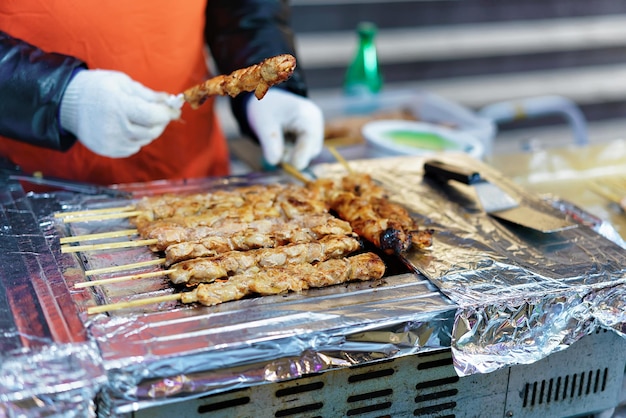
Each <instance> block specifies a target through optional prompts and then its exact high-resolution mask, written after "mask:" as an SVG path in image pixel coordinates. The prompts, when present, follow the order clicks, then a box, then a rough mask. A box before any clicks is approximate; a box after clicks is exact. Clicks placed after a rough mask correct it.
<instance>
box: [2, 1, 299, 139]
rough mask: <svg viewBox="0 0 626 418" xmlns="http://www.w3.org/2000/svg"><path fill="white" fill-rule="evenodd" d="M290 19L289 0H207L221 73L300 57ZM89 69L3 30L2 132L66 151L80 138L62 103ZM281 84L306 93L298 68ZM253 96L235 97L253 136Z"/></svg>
mask: <svg viewBox="0 0 626 418" xmlns="http://www.w3.org/2000/svg"><path fill="white" fill-rule="evenodd" d="M288 19H289V5H288V2H287V0H272V1H270V0H256V1H254V0H215V1H214V0H208V3H207V9H206V28H205V38H206V42H207V45H208V46H209V48H210V50H211V54H212V55H213V59H214V61H215V63H216V65H217V67H218V69H219V71H220V72H221V73H224V74H227V73H230V72H232V71H234V70H236V69H239V68H243V67H247V66H249V65H252V64H256V63H258V62H260V61H262V60H263V59H265V58H267V57H270V56H274V55H278V54H283V53H290V54H293V55H295V48H294V43H293V33H292V31H291V29H290V27H289V24H288ZM86 67H87V65H86V64H85V63H84V62H83V61H81V60H79V59H77V58H74V57H70V56H66V55H61V54H55V53H46V52H44V51H42V50H41V49H39V48H37V47H36V46H33V45H30V44H28V43H26V42H23V41H21V40H19V39H16V38H13V37H11V36H10V35H9V34H7V33H4V32H2V31H0V135H2V136H5V137H9V138H13V139H17V140H20V141H24V142H28V143H31V144H34V145H38V146H41V147H46V148H52V149H56V150H67V149H68V148H69V147H70V146H72V144H74V142H75V141H76V138H75V137H74V136H73V135H71V134H69V133H66V132H62V130H61V129H60V125H59V122H58V115H59V106H60V104H61V98H62V97H63V93H64V91H65V88H66V86H67V84H68V83H69V81H70V79H71V77H72V74H73V72H74V71H76V69H77V68H86ZM280 87H281V88H285V89H287V90H289V91H292V92H294V93H296V94H299V95H303V96H304V95H306V85H305V81H304V77H303V74H302V72H301V70H300V69H298V68H297V69H296V71H295V73H294V75H293V76H292V77H291V78H290V79H289V80H287V81H286V82H285V83H283V84H281V85H280ZM249 97H250V94H242V95H240V96H238V97H236V98H235V99H233V100H232V109H233V113H234V115H235V117H236V119H237V121H238V122H239V125H240V127H241V130H242V132H243V133H244V134H247V135H249V136H253V135H252V133H251V132H250V129H249V127H248V124H247V121H246V117H245V112H244V107H245V103H246V101H247V100H248V99H249Z"/></svg>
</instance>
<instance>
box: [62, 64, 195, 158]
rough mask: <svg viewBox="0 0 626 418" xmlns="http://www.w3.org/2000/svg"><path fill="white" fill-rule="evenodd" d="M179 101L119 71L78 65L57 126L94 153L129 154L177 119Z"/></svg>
mask: <svg viewBox="0 0 626 418" xmlns="http://www.w3.org/2000/svg"><path fill="white" fill-rule="evenodd" d="M182 105H183V101H182V100H180V99H178V98H177V96H173V95H170V94H167V93H159V92H155V91H153V90H151V89H149V88H147V87H145V86H143V85H142V84H140V83H138V82H137V81H134V80H133V79H131V78H130V77H129V76H128V75H126V74H124V73H121V72H119V71H110V70H82V71H79V72H78V73H77V74H76V75H75V76H74V77H73V78H72V80H71V81H70V82H69V84H68V86H67V88H66V89H65V93H64V94H63V98H62V99H61V110H60V119H61V127H62V128H63V129H65V130H66V131H69V132H71V133H73V134H74V135H76V137H77V138H78V140H79V141H80V142H81V143H82V144H83V145H85V146H86V147H87V148H89V149H90V150H91V151H93V152H94V153H96V154H99V155H103V156H105V157H112V158H122V157H129V156H131V155H133V154H135V153H136V152H138V151H139V149H140V148H141V147H143V146H144V145H147V144H149V143H150V142H152V141H153V140H154V139H156V138H157V137H159V136H160V135H161V134H162V133H163V131H164V130H165V127H166V126H167V125H168V123H170V122H171V121H172V120H176V119H178V118H180V113H181V107H182Z"/></svg>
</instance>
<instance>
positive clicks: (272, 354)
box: [54, 173, 454, 416]
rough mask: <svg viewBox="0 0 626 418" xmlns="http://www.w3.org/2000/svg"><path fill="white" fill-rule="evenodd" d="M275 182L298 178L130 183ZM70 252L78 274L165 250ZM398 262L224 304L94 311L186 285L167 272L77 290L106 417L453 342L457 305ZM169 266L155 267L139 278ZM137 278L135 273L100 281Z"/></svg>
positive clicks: (176, 186) (90, 203)
mask: <svg viewBox="0 0 626 418" xmlns="http://www.w3.org/2000/svg"><path fill="white" fill-rule="evenodd" d="M276 181H282V182H285V181H293V179H292V178H291V177H289V176H286V175H284V174H280V173H278V174H275V175H274V174H268V175H265V176H256V175H253V176H252V177H244V178H231V179H214V180H210V179H207V180H205V181H200V182H184V183H177V182H172V183H157V184H142V185H130V186H129V187H128V188H129V189H130V190H133V189H134V188H135V187H136V189H135V191H136V192H137V193H138V194H153V193H162V192H165V191H171V192H177V191H195V190H209V189H212V188H216V187H222V186H229V185H243V184H247V183H259V182H276ZM127 204H128V201H120V200H119V199H110V198H102V197H90V196H77V197H76V198H74V199H70V200H68V201H66V202H61V207H62V208H63V211H71V210H79V209H97V208H104V207H110V206H123V205H127ZM128 228H129V222H128V220H127V219H113V220H104V221H98V222H76V223H70V224H63V223H62V222H57V236H56V237H55V238H54V239H56V240H58V238H60V236H62V235H83V234H91V233H98V232H110V231H114V230H118V229H128ZM109 240H110V239H107V240H103V241H100V243H102V242H107V241H109ZM114 240H119V239H114ZM65 255H67V256H68V258H69V259H71V260H73V261H74V263H75V266H74V267H73V268H72V269H71V271H76V270H77V267H80V270H83V271H84V270H93V269H99V268H103V267H111V266H114V265H115V266H119V265H126V264H130V263H135V262H139V261H147V260H153V259H155V258H158V257H159V255H157V254H154V253H152V252H150V251H149V250H148V249H147V248H146V247H145V246H144V247H134V248H124V249H114V250H103V251H85V252H81V253H76V254H74V255H69V254H65ZM391 263H392V264H390V262H388V271H389V272H390V276H389V277H386V278H384V279H383V280H381V281H377V282H359V283H350V284H346V285H341V286H333V287H329V288H323V289H310V290H308V291H305V292H302V293H299V294H296V293H292V294H287V295H278V296H266V297H262V298H249V299H245V300H240V301H233V302H228V303H224V304H221V305H218V306H214V307H203V306H200V305H197V304H193V305H183V304H181V303H179V302H161V303H153V304H151V305H145V306H138V307H133V308H127V309H123V310H119V311H112V312H110V313H108V314H98V315H91V316H89V315H87V314H86V309H87V307H89V306H92V305H96V304H104V303H116V302H123V301H130V300H135V299H141V298H145V297H151V296H160V295H167V294H170V293H173V292H176V291H179V290H180V289H175V288H174V287H173V286H171V285H170V283H169V282H168V280H167V278H166V277H165V276H164V275H161V276H159V277H153V278H146V279H141V280H132V281H127V282H121V283H116V284H110V285H103V286H97V287H89V288H84V289H75V290H73V291H72V294H73V297H74V299H75V303H76V305H77V307H78V310H79V312H80V313H79V315H80V316H81V319H82V320H83V322H84V323H85V325H86V327H87V328H88V330H89V334H90V336H91V337H92V338H93V339H94V341H95V342H96V343H97V345H98V347H99V349H100V352H101V356H102V364H103V367H104V368H105V370H106V374H107V378H108V380H107V383H106V385H104V386H103V387H102V390H101V392H100V393H99V396H98V398H99V401H98V413H99V414H102V415H104V416H107V415H118V414H125V413H130V412H132V411H133V410H136V409H142V408H147V407H153V406H158V405H160V404H164V403H170V402H179V401H183V400H185V399H190V398H196V397H199V396H205V395H208V394H211V393H218V392H223V391H226V390H230V389H235V388H239V387H247V386H251V385H255V384H260V383H265V382H277V381H284V380H288V379H293V378H297V377H300V376H303V375H304V374H308V373H313V372H322V371H326V370H331V369H334V368H338V367H348V366H353V365H358V364H364V363H369V362H373V361H377V360H382V359H390V358H395V357H399V356H404V355H411V354H415V353H417V352H422V351H426V350H434V349H441V348H448V347H449V346H450V330H451V327H452V323H453V318H454V317H453V314H454V305H453V304H452V303H451V302H450V300H449V299H447V298H446V297H445V296H444V295H443V294H441V293H440V292H439V291H438V290H437V288H436V287H435V286H433V285H432V283H430V282H429V281H428V280H426V279H425V278H424V277H423V276H420V275H417V274H414V273H412V272H409V271H408V269H407V268H406V267H405V266H404V265H403V264H402V262H401V261H399V260H397V259H394V260H393V261H391ZM393 263H395V264H396V265H395V266H394V265H393ZM159 269H161V267H145V268H140V269H136V270H133V271H132V274H135V273H141V272H147V271H158V270H159ZM394 270H396V271H394ZM127 274H131V272H129V271H123V272H117V273H103V274H97V275H92V276H91V277H90V278H91V279H105V278H110V277H117V276H120V275H127ZM86 279H87V278H86V277H84V275H82V276H81V275H80V274H79V275H72V274H68V275H66V276H65V283H66V285H67V286H68V287H69V288H70V289H73V287H74V284H75V283H77V282H82V281H84V280H86Z"/></svg>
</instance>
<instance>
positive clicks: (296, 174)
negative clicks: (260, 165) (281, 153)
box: [280, 163, 311, 184]
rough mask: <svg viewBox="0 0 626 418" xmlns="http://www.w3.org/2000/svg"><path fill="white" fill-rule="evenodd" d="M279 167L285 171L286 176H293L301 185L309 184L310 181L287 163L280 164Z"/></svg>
mask: <svg viewBox="0 0 626 418" xmlns="http://www.w3.org/2000/svg"><path fill="white" fill-rule="evenodd" d="M280 165H281V167H282V169H283V170H285V172H287V174H289V175H291V176H293V177H294V178H296V179H297V180H300V181H301V182H302V183H304V184H308V183H310V182H311V180H310V179H308V178H307V177H306V176H304V174H302V173H301V172H300V171H298V169H297V168H295V167H294V166H292V165H291V164H289V163H280Z"/></svg>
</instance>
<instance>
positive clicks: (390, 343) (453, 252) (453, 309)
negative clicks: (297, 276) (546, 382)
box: [0, 155, 626, 416]
mask: <svg viewBox="0 0 626 418" xmlns="http://www.w3.org/2000/svg"><path fill="white" fill-rule="evenodd" d="M445 158H451V159H453V161H454V162H457V163H461V164H469V165H472V166H473V165H475V166H476V167H478V168H481V170H482V169H483V168H484V174H485V177H487V178H488V179H490V180H492V181H494V182H496V183H498V184H499V185H501V186H502V187H504V188H505V189H507V190H508V191H509V192H510V193H512V194H515V195H517V196H518V197H519V198H520V199H521V200H522V201H523V202H524V203H526V204H530V205H533V206H535V207H537V208H541V209H542V210H545V211H547V212H553V213H554V214H556V215H561V216H562V215H563V213H562V212H561V211H560V210H559V209H558V208H556V207H554V206H553V205H551V204H550V203H548V202H546V201H544V200H541V199H539V198H538V197H537V196H535V195H532V194H529V193H527V192H524V191H523V190H521V189H520V188H519V187H517V186H516V185H514V184H512V183H510V182H508V181H507V180H506V179H504V178H502V177H501V176H500V175H499V174H498V173H497V172H495V171H494V170H490V169H489V167H486V166H485V167H483V165H482V164H481V163H479V162H477V161H474V160H473V159H470V158H469V157H467V156H464V155H458V156H451V155H446V156H445ZM422 164H423V158H421V157H399V158H385V159H380V160H367V161H354V162H351V167H352V169H354V170H358V171H363V172H368V173H370V174H372V176H373V177H374V178H375V179H376V180H378V181H379V182H380V183H381V184H383V185H384V186H385V187H386V188H387V189H388V190H389V191H390V192H391V198H392V200H395V201H397V202H399V203H402V204H404V205H405V206H406V207H407V208H409V209H410V211H411V212H412V214H413V215H414V216H415V218H416V219H417V220H418V223H420V224H421V225H423V226H424V227H427V228H432V229H433V230H434V231H435V239H434V245H433V247H432V248H430V249H428V250H425V251H412V252H410V253H409V254H408V255H407V256H406V257H405V258H404V259H403V260H399V259H395V261H394V262H391V263H389V262H388V266H389V267H390V268H392V269H393V270H397V271H395V272H393V274H392V275H391V276H390V277H387V278H385V279H384V280H383V281H381V282H380V283H369V282H365V283H352V284H349V285H346V286H338V287H333V288H327V289H313V290H309V291H307V292H303V293H302V294H289V295H282V296H272V297H263V298H250V299H245V300H241V301H235V302H229V303H225V304H223V305H219V306H216V307H202V306H196V305H189V306H185V305H182V304H180V303H177V302H162V303H158V304H152V305H147V306H142V307H134V308H128V309H124V310H120V311H114V312H111V313H109V314H99V315H93V316H89V315H87V314H86V309H87V307H89V306H93V305H97V304H103V303H114V302H120V301H129V300H134V299H139V298H143V297H146V296H158V295H164V294H169V293H172V292H174V291H176V289H174V288H173V287H172V286H170V285H169V283H168V281H167V279H166V278H165V277H154V278H150V279H145V280H135V281H130V282H124V283H118V284H115V285H106V286H97V287H94V288H85V289H74V287H73V286H74V284H75V283H77V282H81V281H84V280H85V279H86V277H85V275H84V271H85V270H86V269H94V268H100V267H108V266H111V265H125V264H128V263H131V262H137V261H141V260H148V259H153V258H154V257H156V255H155V254H152V253H150V252H149V251H148V250H147V249H145V248H127V249H119V250H107V251H95V252H83V253H78V254H61V253H60V249H59V243H58V239H59V238H60V237H61V236H64V235H78V234H86V233H95V232H109V231H112V230H116V229H126V228H128V223H126V222H125V221H124V220H110V221H102V222H89V223H75V224H71V226H70V225H64V224H63V223H61V222H59V221H55V220H53V219H52V218H51V214H52V213H53V212H54V211H58V210H63V211H68V210H76V209H95V208H102V207H109V206H120V205H121V204H127V203H128V202H127V201H120V200H115V199H111V198H108V197H102V196H95V197H91V196H84V195H73V194H68V195H58V194H56V195H50V196H47V195H46V196H42V195H37V196H31V197H30V198H29V199H27V200H28V202H27V203H28V204H26V203H23V204H22V206H23V207H20V208H19V209H17V210H15V215H19V216H18V218H19V219H20V221H19V222H15V221H14V222H12V223H11V224H13V225H15V227H14V231H16V232H14V233H13V234H12V235H11V237H10V238H11V239H10V240H9V241H8V243H7V244H5V242H4V241H2V245H15V246H17V247H16V248H12V247H10V248H8V249H7V251H9V253H11V254H13V253H15V254H18V255H19V257H18V258H19V260H20V263H21V264H20V266H21V265H24V267H23V268H21V269H20V268H14V266H13V265H10V264H7V263H3V267H4V270H5V272H4V273H5V275H4V276H2V277H1V278H2V280H3V282H2V283H3V285H4V287H3V288H2V289H3V291H6V289H15V288H14V287H11V286H8V285H7V284H8V283H9V284H10V283H13V282H15V281H18V282H20V283H27V287H26V288H27V289H28V288H30V287H33V288H34V289H35V290H34V291H29V292H26V293H25V294H26V295H29V294H30V297H31V300H30V301H29V303H30V305H29V304H28V303H26V304H25V305H23V306H41V307H42V308H41V310H42V311H44V312H45V313H47V315H40V316H39V317H35V318H34V321H31V322H32V323H33V324H46V326H48V327H49V329H50V330H52V331H53V332H51V334H54V335H55V338H52V337H50V336H46V335H44V338H41V339H40V336H39V333H41V332H39V333H38V332H37V330H33V329H29V328H26V329H25V330H22V329H21V328H20V327H18V326H15V324H9V326H4V329H13V330H14V333H13V334H11V335H10V333H6V332H5V333H4V334H3V335H2V336H1V337H0V344H4V345H3V347H4V346H8V345H11V344H12V346H11V347H12V349H13V350H14V353H18V354H19V351H20V350H21V349H22V347H23V341H41V342H42V344H41V346H42V347H41V348H40V350H42V351H45V350H51V352H64V350H63V349H62V348H64V347H65V348H67V347H75V345H72V344H78V346H84V347H85V348H86V349H87V350H88V353H89V355H86V356H85V357H81V358H83V359H89V358H91V363H89V362H87V363H88V364H83V373H84V374H83V376H86V377H87V376H91V377H93V378H94V379H93V381H92V384H91V386H87V387H84V388H85V389H87V391H89V390H91V392H89V393H83V394H82V395H84V397H82V396H76V397H74V398H73V400H74V401H75V403H80V402H82V403H85V402H87V403H89V402H93V398H92V397H89V395H91V394H92V393H93V391H94V390H98V405H97V407H98V413H99V414H101V415H103V416H107V415H113V416H114V415H117V414H125V413H130V412H132V411H133V410H137V409H141V408H145V407H151V406H158V405H159V404H164V403H171V402H179V401H182V400H185V399H189V398H196V397H200V396H205V395H208V394H211V393H218V392H223V391H226V390H230V389H235V388H239V387H244V386H251V385H255V384H261V383H264V382H275V381H281V380H287V379H293V378H297V377H299V376H302V375H304V374H307V373H311V372H321V371H326V370H331V369H333V368H338V367H347V366H352V365H358V364H364V363H368V362H373V361H376V360H380V359H388V358H394V357H398V356H403V355H411V354H415V353H418V352H423V351H425V350H430V349H441V348H451V349H452V352H453V358H454V362H455V367H456V369H457V372H458V374H459V375H461V376H463V375H469V374H475V373H487V372H490V371H493V370H496V369H498V368H502V367H505V366H508V365H513V364H524V363H531V362H534V361H536V360H537V359H540V358H543V357H545V356H548V355H550V354H551V353H553V352H555V351H558V350H562V349H564V348H566V347H568V346H569V345H571V344H572V343H573V342H575V341H577V340H578V339H579V338H580V337H582V336H583V335H586V334H587V333H588V332H590V331H592V330H593V329H595V328H597V327H599V326H603V327H610V328H612V329H614V330H615V331H617V332H618V333H620V334H622V335H623V328H624V326H623V324H624V318H623V315H624V313H623V312H624V299H625V298H624V286H623V281H624V280H625V277H626V275H625V274H624V270H623V267H622V266H624V264H625V263H624V251H623V249H622V248H621V247H620V246H619V245H618V244H616V243H614V242H612V241H611V240H609V239H607V238H605V237H604V236H603V235H601V234H599V233H597V232H596V231H594V228H592V227H589V226H586V225H582V224H581V226H580V227H578V228H576V229H574V230H569V231H565V232H563V233H559V234H557V235H549V236H544V235H541V234H539V235H538V234H537V233H534V232H531V231H527V230H520V229H517V228H511V227H510V226H506V225H504V224H501V223H499V222H498V221H495V220H494V219H491V218H489V217H488V216H486V215H485V214H484V213H482V212H481V211H480V209H479V208H478V207H477V204H476V200H475V198H474V196H473V195H472V193H471V191H470V190H467V189H464V188H462V187H456V186H452V187H446V188H441V186H440V185H436V184H433V183H432V182H429V181H427V180H424V179H422ZM315 173H316V174H317V175H318V176H335V175H336V176H341V175H345V174H346V171H345V168H344V167H343V166H341V165H339V164H325V165H320V166H318V167H316V168H315ZM291 180H293V179H291ZM263 181H267V182H274V181H290V179H289V178H288V177H286V176H282V175H280V174H276V175H275V176H273V175H264V176H251V177H246V178H232V179H213V180H206V181H202V182H160V183H154V184H137V185H129V186H127V187H128V189H129V190H131V191H133V192H135V193H137V195H138V196H139V195H141V194H155V193H163V192H177V191H195V190H203V189H210V188H214V187H221V186H228V185H231V184H233V185H240V184H246V183H248V182H263ZM8 195H9V198H6V197H5V198H4V199H3V205H4V207H10V204H11V201H12V200H15V199H14V195H15V191H12V190H10V191H9V192H8ZM5 211H6V209H5ZM9 212H11V213H10V215H11V216H13V215H14V214H13V213H12V211H9ZM0 237H2V236H0ZM25 242H27V243H28V245H30V246H32V245H33V244H32V243H33V242H36V243H37V245H40V246H41V249H37V250H36V251H30V252H27V251H26V246H25V244H24V243H25ZM29 248H31V247H29ZM46 249H47V252H46ZM33 254H34V255H35V256H34V257H28V256H30V255H33ZM42 254H45V255H46V257H44V258H42V257H41V256H42ZM24 260H27V261H24ZM37 266H40V267H39V268H37ZM152 269H156V268H154V267H151V268H144V269H137V270H134V271H133V272H136V273H140V272H144V271H152ZM42 270H43V271H45V272H46V274H45V279H46V280H41V278H42V277H43V275H41V274H40V273H39V272H40V271H42ZM117 275H119V273H109V274H99V275H94V276H92V277H91V278H92V279H102V278H108V277H112V276H117ZM5 277H7V278H8V279H5ZM20 296H21V297H23V296H24V294H20ZM51 296H52V297H51ZM26 300H28V299H26ZM0 308H2V309H5V310H6V311H7V312H9V315H7V316H8V317H9V318H14V317H16V315H15V314H16V309H17V306H15V305H8V306H7V307H4V306H2V307H0ZM31 311H34V310H32V309H31ZM18 313H19V312H18ZM50 318H54V319H57V318H62V319H63V320H62V321H54V320H53V321H51V320H50ZM20 325H21V326H22V327H23V326H24V324H20ZM11 326H13V328H11ZM57 334H58V335H57ZM92 343H93V344H92ZM94 346H95V347H97V350H98V352H97V353H96V352H94V351H92V349H93V347H94ZM65 352H66V351H65ZM30 353H31V355H24V356H20V357H19V360H17V363H19V362H20V361H22V362H23V363H24V364H22V367H26V368H28V367H30V368H34V367H33V362H34V360H32V359H34V358H35V357H36V356H34V355H32V353H33V352H32V351H31V352H30ZM90 356H93V357H90ZM70 359H73V357H72V356H70ZM70 359H67V360H66V361H65V363H63V362H60V363H63V364H71V363H72V361H71V360H70ZM17 363H12V364H17ZM7 364H8V363H7ZM74 364H76V363H75V362H74ZM29 365H30V366H29ZM17 369H18V368H17V366H16V368H15V369H13V367H11V368H10V370H8V371H7V372H5V373H7V375H14V374H15V373H13V370H17ZM42 373H43V372H42ZM102 375H104V376H106V381H105V382H103V381H102V380H101V379H102ZM0 377H2V375H0ZM74 377H75V379H70V380H75V381H76V382H81V381H82V380H81V376H74ZM41 382H44V383H43V386H45V389H44V388H41V385H40V386H37V385H36V383H35V382H34V381H33V382H30V381H29V382H26V383H25V384H24V385H23V386H22V388H21V389H20V388H19V387H18V386H13V389H12V391H13V394H19V393H23V394H24V395H26V397H31V398H33V399H35V397H34V396H33V395H35V394H37V393H40V392H45V393H50V394H56V395H58V394H59V391H58V390H59V389H62V388H60V387H55V386H51V385H48V384H46V383H45V382H46V380H44V379H42V380H41ZM69 387H70V386H67V388H69ZM64 388H65V387H64ZM78 388H80V385H79V386H78ZM78 388H77V389H78ZM42 389H43V390H42ZM65 393H68V392H61V394H65ZM0 394H1V392H0ZM36 399H40V398H36ZM87 399H89V400H88V401H87ZM67 406H68V410H70V409H71V408H69V405H67ZM33 410H34V409H33ZM25 416H29V415H28V414H25ZM32 416H36V415H35V413H33V415H32Z"/></svg>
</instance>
